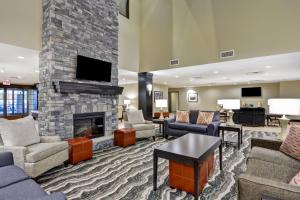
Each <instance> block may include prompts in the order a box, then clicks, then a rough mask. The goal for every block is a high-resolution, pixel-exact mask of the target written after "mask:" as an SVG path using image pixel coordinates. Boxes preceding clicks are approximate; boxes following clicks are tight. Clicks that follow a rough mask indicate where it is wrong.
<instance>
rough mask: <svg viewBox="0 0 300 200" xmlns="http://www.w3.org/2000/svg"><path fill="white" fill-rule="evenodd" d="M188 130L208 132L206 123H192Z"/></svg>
mask: <svg viewBox="0 0 300 200" xmlns="http://www.w3.org/2000/svg"><path fill="white" fill-rule="evenodd" d="M187 130H188V131H191V132H196V133H207V126H206V125H198V124H190V125H189V126H187Z"/></svg>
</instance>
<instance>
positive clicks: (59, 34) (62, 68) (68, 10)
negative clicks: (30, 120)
mask: <svg viewBox="0 0 300 200" xmlns="http://www.w3.org/2000/svg"><path fill="white" fill-rule="evenodd" d="M77 55H82V56H86V57H91V58H95V59H99V60H103V61H107V62H110V63H112V71H111V82H109V83H101V82H94V81H82V80H77V79H76V68H77ZM117 64H118V6H117V1H111V0H89V1H82V0H72V1H69V0H64V1H61V0H43V40H42V51H41V53H40V63H39V69H40V83H39V128H40V134H41V135H59V136H61V138H63V139H67V138H73V137H74V136H75V135H74V134H76V135H77V134H79V135H80V134H84V133H85V134H88V135H90V133H89V131H90V130H87V131H86V132H82V133H81V131H80V130H78V126H77V125H76V124H75V126H74V121H75V122H78V123H79V124H80V126H81V128H84V127H83V126H86V127H85V128H86V129H95V127H94V126H92V127H89V128H87V124H88V121H89V122H90V123H91V124H93V123H94V124H96V126H97V124H98V120H100V119H98V118H100V115H101V116H102V121H101V122H102V123H103V130H102V131H101V134H100V133H99V134H98V132H97V133H92V135H90V136H91V137H98V136H100V135H104V136H109V135H112V133H113V131H114V130H115V129H116V128H117V125H118V120H117V101H118V95H119V94H120V93H121V92H122V89H121V88H119V87H118V67H117ZM91 113H94V114H95V113H96V114H99V113H101V114H99V115H98V117H97V116H96V117H95V119H89V120H83V119H78V118H80V117H81V118H82V116H90V117H91ZM84 124H85V125H84ZM98 128H99V130H100V125H99V127H98ZM99 130H98V131H99ZM78 132H79V133H78Z"/></svg>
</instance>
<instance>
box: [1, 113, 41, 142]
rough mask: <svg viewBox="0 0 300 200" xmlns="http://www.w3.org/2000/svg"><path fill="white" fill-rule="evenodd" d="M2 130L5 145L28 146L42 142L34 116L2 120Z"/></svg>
mask: <svg viewBox="0 0 300 200" xmlns="http://www.w3.org/2000/svg"><path fill="white" fill-rule="evenodd" d="M0 130H1V137H2V140H3V144H4V145H5V146H28V145H31V144H35V143H39V142H40V136H39V134H38V132H37V131H36V129H35V125H34V120H33V118H32V117H26V118H22V119H18V120H8V121H5V122H1V123H0Z"/></svg>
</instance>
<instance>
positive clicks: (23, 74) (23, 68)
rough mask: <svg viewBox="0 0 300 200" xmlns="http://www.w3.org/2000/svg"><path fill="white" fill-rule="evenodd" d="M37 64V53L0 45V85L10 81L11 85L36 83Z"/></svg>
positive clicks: (37, 74) (37, 76)
mask: <svg viewBox="0 0 300 200" xmlns="http://www.w3.org/2000/svg"><path fill="white" fill-rule="evenodd" d="M18 57H19V58H18ZM38 64H39V52H38V51H36V50H31V49H26V48H21V47H16V46H12V45H7V44H3V43H0V82H1V83H2V82H3V81H5V80H10V82H11V83H12V84H23V85H24V84H28V85H31V84H34V83H37V82H38V79H39V73H38V71H37V70H38V68H39V66H38ZM36 71H37V72H36Z"/></svg>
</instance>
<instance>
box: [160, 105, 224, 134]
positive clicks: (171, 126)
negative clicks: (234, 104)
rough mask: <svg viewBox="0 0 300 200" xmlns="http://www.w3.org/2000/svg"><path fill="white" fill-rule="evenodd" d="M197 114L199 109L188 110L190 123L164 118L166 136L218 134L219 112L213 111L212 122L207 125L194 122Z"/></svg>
mask: <svg viewBox="0 0 300 200" xmlns="http://www.w3.org/2000/svg"><path fill="white" fill-rule="evenodd" d="M207 112H208V111H207ZM198 114H199V110H191V111H190V112H189V118H190V123H179V122H176V118H172V119H166V120H165V121H164V126H165V135H166V137H168V136H175V137H181V136H183V135H185V134H187V133H195V134H202V135H210V136H218V126H219V124H220V123H221V122H220V112H218V111H214V117H213V120H212V123H210V124H209V125H199V124H196V122H197V118H198Z"/></svg>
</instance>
